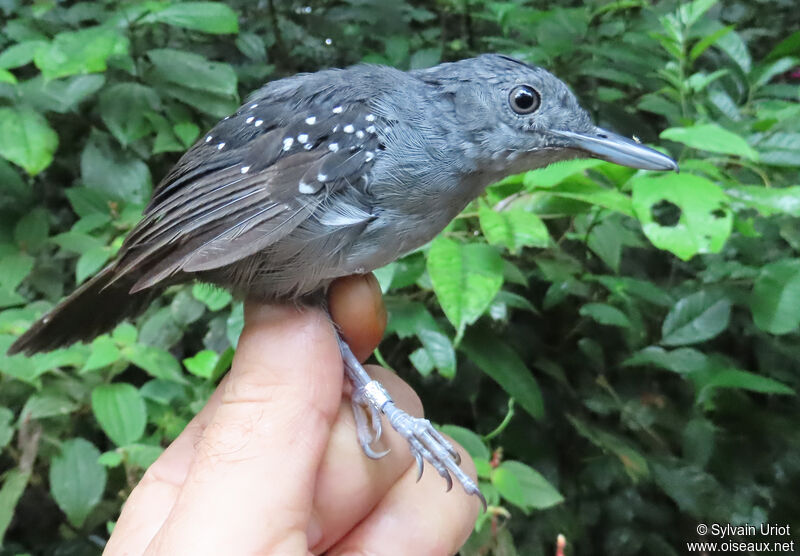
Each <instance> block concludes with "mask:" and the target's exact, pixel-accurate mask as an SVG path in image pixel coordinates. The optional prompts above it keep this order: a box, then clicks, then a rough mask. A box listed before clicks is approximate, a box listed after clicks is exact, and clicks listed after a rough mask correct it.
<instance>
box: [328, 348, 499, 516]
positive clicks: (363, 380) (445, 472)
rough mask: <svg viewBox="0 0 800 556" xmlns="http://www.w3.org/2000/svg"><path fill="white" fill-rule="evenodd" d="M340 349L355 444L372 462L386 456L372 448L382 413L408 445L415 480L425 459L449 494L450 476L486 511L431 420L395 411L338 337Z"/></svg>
mask: <svg viewBox="0 0 800 556" xmlns="http://www.w3.org/2000/svg"><path fill="white" fill-rule="evenodd" d="M339 348H340V350H341V352H342V360H343V361H344V366H345V372H346V373H347V376H348V377H349V378H350V380H351V381H352V382H353V394H352V403H353V414H354V415H355V420H356V430H357V433H358V441H359V443H360V444H361V448H362V449H363V450H364V453H365V454H367V456H369V457H371V458H374V459H377V458H381V457H383V456H385V455H386V454H387V453H389V451H388V450H386V451H384V452H376V451H375V450H373V449H372V446H371V445H372V444H373V443H374V442H377V440H378V439H379V438H380V436H381V424H380V421H381V413H382V414H384V415H386V418H387V419H388V420H389V424H391V425H392V428H393V429H394V430H395V431H397V432H398V434H400V436H402V437H403V438H405V439H406V441H407V442H408V445H409V448H410V450H411V455H413V456H414V459H415V460H416V461H417V470H418V472H417V480H419V479H420V478H421V477H422V472H423V470H424V465H425V461H426V460H427V461H428V463H430V464H431V465H432V466H433V468H434V469H436V471H437V472H438V473H439V475H441V476H442V477H443V478H444V480H445V481H446V482H447V490H448V491H449V490H450V489H451V488H452V487H453V479H452V477H451V474H452V475H453V476H455V478H456V480H457V481H458V482H459V483H461V486H462V487H463V488H464V491H465V492H466V493H467V494H474V495H475V496H477V497H478V498H480V500H481V503H482V504H483V507H484V509H485V508H486V499H485V498H484V497H483V494H481V491H480V490H479V489H478V485H477V484H475V481H473V480H472V478H471V477H470V476H469V475H467V474H466V473H464V471H463V470H462V469H461V468H460V467H459V465H460V464H461V456H460V455H459V453H458V452H457V451H456V450H455V448H453V445H452V444H451V443H450V442H449V441H448V440H447V439H446V438H445V437H444V436H443V435H442V434H441V433H440V432H439V431H437V430H436V429H435V428H434V427H433V425H432V424H431V422H430V421H428V420H427V419H420V418H417V417H412V416H411V415H409V414H408V413H406V412H405V411H403V410H402V409H400V408H398V407H397V406H396V405H395V404H394V401H393V400H392V398H391V396H389V393H388V392H387V391H386V389H385V388H384V387H383V385H381V383H380V382H378V381H377V380H373V379H372V378H371V377H370V376H369V375H368V374H367V372H366V371H365V370H364V367H363V366H361V363H360V362H359V361H358V359H356V357H355V355H353V352H352V351H351V350H350V347H349V346H348V345H347V343H345V341H344V340H342V339H341V338H340V339H339ZM370 421H371V425H370V423H369V422H370Z"/></svg>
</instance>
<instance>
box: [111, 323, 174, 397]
mask: <svg viewBox="0 0 800 556" xmlns="http://www.w3.org/2000/svg"><path fill="white" fill-rule="evenodd" d="M134 330H135V329H134ZM122 355H123V357H125V359H127V360H128V361H130V362H131V363H133V364H134V365H136V366H137V367H140V368H142V369H144V370H145V371H146V372H147V373H148V374H149V375H150V376H153V377H155V378H162V379H164V380H171V381H173V382H178V383H181V384H183V383H185V382H186V379H185V378H184V376H183V373H182V372H181V365H180V363H178V361H177V360H176V359H175V357H173V355H172V354H171V353H170V352H168V351H167V350H165V349H162V348H157V347H152V346H145V345H143V344H133V345H129V346H126V347H125V348H123V350H122Z"/></svg>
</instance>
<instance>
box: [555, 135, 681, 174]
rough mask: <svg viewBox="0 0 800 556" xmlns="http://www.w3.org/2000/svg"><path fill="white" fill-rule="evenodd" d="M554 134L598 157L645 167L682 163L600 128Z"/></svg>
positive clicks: (670, 166)
mask: <svg viewBox="0 0 800 556" xmlns="http://www.w3.org/2000/svg"><path fill="white" fill-rule="evenodd" d="M552 133H553V134H555V135H558V136H560V137H563V138H565V139H567V140H568V142H569V147H570V148H573V149H578V150H581V151H584V152H586V153H588V154H589V156H592V157H594V158H600V159H602V160H607V161H608V162H613V163H614V164H619V165H621V166H629V167H631V168H641V169H642V170H675V171H676V172H677V171H678V163H677V162H675V161H674V160H672V159H671V158H670V157H668V156H666V155H664V154H661V153H660V152H658V151H656V150H653V149H651V148H650V147H645V146H644V145H642V144H641V143H637V142H636V141H632V140H631V139H628V138H627V137H623V136H622V135H617V134H616V133H613V132H611V131H607V130H605V129H603V128H600V127H596V128H594V130H593V131H592V132H590V133H575V132H572V131H559V130H552Z"/></svg>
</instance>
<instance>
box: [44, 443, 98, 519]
mask: <svg viewBox="0 0 800 556" xmlns="http://www.w3.org/2000/svg"><path fill="white" fill-rule="evenodd" d="M99 457H100V451H99V450H98V449H97V448H95V447H94V445H93V444H92V443H91V442H89V441H87V440H84V439H83V438H72V439H70V440H67V441H66V442H64V443H63V444H62V445H61V453H60V454H59V455H58V456H56V457H55V458H53V461H52V464H51V465H50V492H51V493H52V495H53V499H54V500H55V501H56V503H57V504H58V507H59V508H61V510H62V511H63V512H64V513H65V514H67V519H69V522H70V523H71V524H72V525H74V526H75V527H81V526H82V525H83V522H84V521H86V517H87V516H88V515H89V512H91V511H92V509H93V508H94V507H95V506H96V505H97V503H98V502H100V497H101V496H102V495H103V491H104V490H105V488H106V470H105V468H104V467H103V466H102V465H100V463H98V461H97V460H98V458H99Z"/></svg>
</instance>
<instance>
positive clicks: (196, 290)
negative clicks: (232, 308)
mask: <svg viewBox="0 0 800 556" xmlns="http://www.w3.org/2000/svg"><path fill="white" fill-rule="evenodd" d="M192 295H193V296H194V298H195V299H196V300H198V301H201V302H202V303H204V304H205V306H206V307H208V308H209V309H210V310H212V311H219V310H220V309H223V308H224V307H227V306H228V304H229V303H230V302H231V301H232V300H233V297H232V296H231V294H229V293H228V292H227V291H225V290H223V289H222V288H219V287H217V286H214V285H211V284H195V285H194V286H192Z"/></svg>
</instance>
